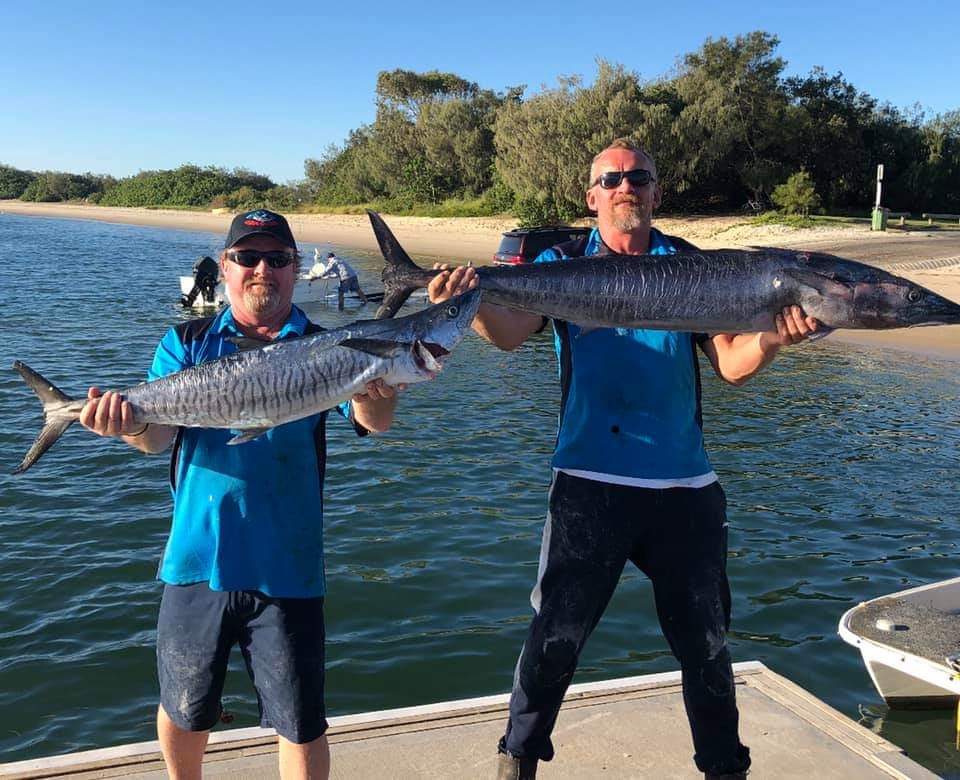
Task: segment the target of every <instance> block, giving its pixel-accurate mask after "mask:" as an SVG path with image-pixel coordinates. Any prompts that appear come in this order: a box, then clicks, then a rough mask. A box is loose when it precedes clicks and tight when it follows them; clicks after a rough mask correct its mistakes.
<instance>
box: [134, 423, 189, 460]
mask: <svg viewBox="0 0 960 780" xmlns="http://www.w3.org/2000/svg"><path fill="white" fill-rule="evenodd" d="M176 435H177V429H176V427H174V426H171V425H159V424H156V423H148V424H147V427H146V429H145V430H144V431H143V433H141V434H139V435H137V436H121V437H120V438H121V439H122V440H123V441H124V442H126V443H127V444H129V445H130V446H131V447H133V448H134V449H137V450H140V452H143V453H145V454H147V455H155V454H157V453H158V452H163V451H164V450H165V449H167V447H169V446H170V445H171V444H172V443H173V439H174V437H175V436H176Z"/></svg>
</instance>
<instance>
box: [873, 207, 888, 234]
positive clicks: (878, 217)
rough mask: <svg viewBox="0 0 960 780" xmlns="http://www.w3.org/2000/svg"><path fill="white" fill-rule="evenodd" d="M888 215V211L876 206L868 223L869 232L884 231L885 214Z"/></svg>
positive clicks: (885, 223) (885, 226)
mask: <svg viewBox="0 0 960 780" xmlns="http://www.w3.org/2000/svg"><path fill="white" fill-rule="evenodd" d="M889 213H890V209H888V208H884V207H883V206H877V207H876V208H874V210H873V220H872V221H871V223H870V229H871V230H886V229H887V214H889Z"/></svg>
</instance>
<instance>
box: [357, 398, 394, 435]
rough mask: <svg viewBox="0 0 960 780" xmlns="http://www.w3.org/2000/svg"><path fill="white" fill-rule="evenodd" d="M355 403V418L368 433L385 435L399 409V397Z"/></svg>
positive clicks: (364, 400)
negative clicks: (395, 412)
mask: <svg viewBox="0 0 960 780" xmlns="http://www.w3.org/2000/svg"><path fill="white" fill-rule="evenodd" d="M352 403H353V418H354V419H355V420H356V421H357V422H358V423H360V425H362V426H363V427H364V428H366V429H367V430H368V431H374V432H375V433H383V432H384V431H386V430H389V428H390V426H391V425H392V424H393V414H394V411H395V410H396V408H397V397H396V396H393V397H391V398H378V399H376V400H374V399H367V398H364V399H360V400H358V399H357V398H356V397H355V398H354V399H353V401H352Z"/></svg>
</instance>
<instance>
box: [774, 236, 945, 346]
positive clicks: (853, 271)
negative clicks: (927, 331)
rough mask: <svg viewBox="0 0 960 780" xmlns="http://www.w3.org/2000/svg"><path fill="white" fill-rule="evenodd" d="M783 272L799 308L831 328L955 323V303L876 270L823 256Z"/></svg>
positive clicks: (803, 258) (808, 257)
mask: <svg viewBox="0 0 960 780" xmlns="http://www.w3.org/2000/svg"><path fill="white" fill-rule="evenodd" d="M797 259H798V261H799V264H798V266H797V267H796V268H794V269H791V271H790V272H788V273H789V274H790V275H791V276H793V277H794V278H795V279H796V280H797V281H798V282H800V284H801V288H802V294H801V306H802V307H803V309H804V311H805V312H806V313H807V314H808V315H810V316H811V317H816V318H817V319H818V320H820V322H822V323H824V324H825V325H828V326H829V327H831V328H867V329H875V330H886V329H889V328H909V327H913V326H916V325H949V324H956V323H960V304H957V303H954V302H953V301H951V300H948V299H947V298H944V297H943V296H941V295H938V294H937V293H935V292H933V291H932V290H928V289H927V288H925V287H922V286H920V285H918V284H916V283H914V282H911V281H910V280H909V279H904V278H903V277H900V276H896V275H894V274H891V273H889V272H888V271H884V270H883V269H880V268H875V267H873V266H869V265H866V264H864V263H858V262H855V261H852V260H844V259H842V258H839V257H833V256H832V255H826V254H810V255H806V254H801V255H798V256H797Z"/></svg>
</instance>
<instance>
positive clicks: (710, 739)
mask: <svg viewBox="0 0 960 780" xmlns="http://www.w3.org/2000/svg"><path fill="white" fill-rule="evenodd" d="M628 560H629V561H632V562H633V563H634V564H635V565H636V566H637V567H638V568H639V569H640V570H641V571H643V573H644V574H646V575H647V577H649V578H650V581H651V582H652V583H653V592H654V598H655V601H656V607H657V616H658V617H659V619H660V627H661V629H662V630H663V634H664V636H665V637H666V639H667V642H668V643H669V644H670V649H671V650H672V651H673V655H674V656H675V657H676V659H677V661H679V663H680V668H681V670H682V679H683V701H684V704H685V706H686V709H687V717H688V719H689V721H690V729H691V731H692V732H693V745H694V750H695V755H694V761H695V762H696V764H697V767H698V768H699V769H700V771H702V772H708V771H709V772H711V773H715V774H725V773H732V772H738V771H742V770H745V769H746V768H747V767H748V766H749V765H750V751H749V750H748V749H747V748H746V747H745V746H743V745H741V744H740V739H739V736H738V733H737V725H738V721H739V715H738V713H737V704H736V693H735V691H734V682H733V669H732V667H731V663H730V653H729V651H728V650H727V641H726V635H727V631H728V629H729V627H730V586H729V585H728V583H727V574H726V560H727V520H726V498H725V496H724V494H723V489H722V488H721V487H720V484H719V483H716V482H715V483H713V484H711V485H707V486H706V487H702V488H667V489H650V488H637V487H625V486H622V485H612V484H608V483H605V482H596V481H594V480H588V479H581V478H579V477H573V476H570V475H568V474H564V473H563V472H556V473H555V475H554V479H553V485H552V486H551V488H550V507H549V511H548V513H547V521H546V524H545V526H544V530H543V547H542V549H541V551H540V570H539V572H538V576H537V585H536V587H535V588H534V590H533V594H532V596H531V601H532V602H533V606H534V610H535V611H536V614H535V615H534V618H533V621H532V622H531V623H530V629H529V632H528V634H527V639H526V642H524V645H523V651H522V652H521V655H520V660H519V661H518V662H517V669H516V673H515V676H514V683H513V693H512V695H511V697H510V720H509V722H508V723H507V732H506V735H505V736H504V738H503V739H502V740H501V742H500V749H501V751H504V752H507V753H511V754H512V755H514V756H519V757H530V758H539V759H542V760H546V761H549V760H550V759H551V758H553V744H552V742H551V740H550V733H551V732H552V731H553V727H554V724H555V723H556V720H557V713H558V712H559V710H560V704H561V702H562V700H563V696H564V693H566V690H567V686H568V685H569V684H570V681H571V679H572V678H573V673H574V671H575V670H576V668H577V660H578V658H579V657H580V652H581V651H582V650H583V646H584V645H585V644H586V641H587V638H588V637H589V636H590V634H591V633H592V631H593V629H594V628H595V627H596V625H597V623H598V622H599V621H600V617H601V615H603V611H604V609H606V607H607V604H608V603H609V601H610V597H611V596H612V595H613V591H614V589H615V588H616V586H617V582H618V581H619V580H620V575H621V573H622V572H623V567H624V565H625V564H626V562H627V561H628ZM642 747H643V746H638V749H642Z"/></svg>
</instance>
